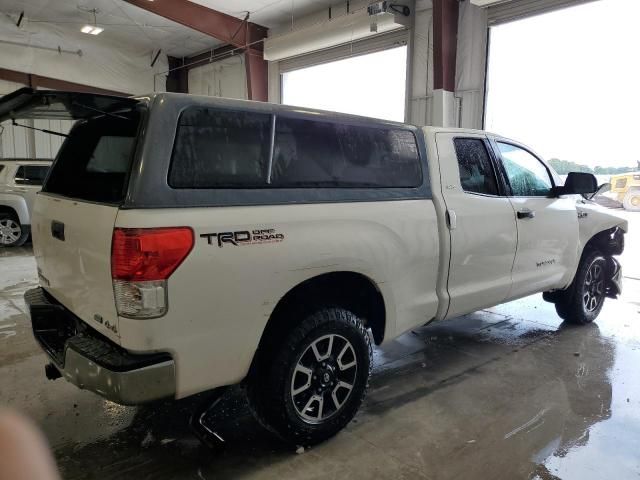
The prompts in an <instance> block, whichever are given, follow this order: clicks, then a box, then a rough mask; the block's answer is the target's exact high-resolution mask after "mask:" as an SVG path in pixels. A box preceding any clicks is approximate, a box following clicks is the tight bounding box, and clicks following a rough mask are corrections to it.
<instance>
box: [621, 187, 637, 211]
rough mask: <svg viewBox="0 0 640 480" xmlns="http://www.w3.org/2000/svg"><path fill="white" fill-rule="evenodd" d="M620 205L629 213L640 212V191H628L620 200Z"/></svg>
mask: <svg viewBox="0 0 640 480" xmlns="http://www.w3.org/2000/svg"><path fill="white" fill-rule="evenodd" d="M622 205H623V206H624V209H625V210H627V211H629V212H640V189H637V188H636V189H633V190H629V191H628V192H627V194H626V195H625V196H624V199H623V200H622Z"/></svg>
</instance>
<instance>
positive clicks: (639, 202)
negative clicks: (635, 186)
mask: <svg viewBox="0 0 640 480" xmlns="http://www.w3.org/2000/svg"><path fill="white" fill-rule="evenodd" d="M631 205H633V206H634V207H640V195H635V196H633V197H631Z"/></svg>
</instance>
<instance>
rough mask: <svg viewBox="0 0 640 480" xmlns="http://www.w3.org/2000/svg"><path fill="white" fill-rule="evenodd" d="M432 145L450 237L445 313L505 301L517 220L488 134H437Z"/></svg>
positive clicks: (451, 315)
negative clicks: (435, 148) (447, 308)
mask: <svg viewBox="0 0 640 480" xmlns="http://www.w3.org/2000/svg"><path fill="white" fill-rule="evenodd" d="M436 144H437V148H438V157H439V159H440V176H441V180H442V195H443V197H444V200H445V203H446V207H447V216H448V224H449V233H450V238H451V257H450V262H449V280H448V291H449V295H450V299H451V300H450V305H449V311H448V313H447V315H446V316H447V317H448V318H451V317H455V316H457V315H461V314H464V313H468V312H470V311H473V310H477V309H479V308H483V307H486V306H491V305H496V304H499V303H501V302H502V301H504V300H505V298H506V297H507V295H508V294H509V289H510V288H511V269H512V267H513V261H514V257H515V252H516V241H517V238H516V223H515V216H514V212H513V208H512V206H511V203H510V202H509V200H508V199H507V198H506V197H505V196H504V195H503V193H504V192H503V191H502V189H503V186H502V184H501V182H500V181H499V179H498V176H497V172H496V168H495V161H494V159H493V158H492V155H491V147H490V145H489V142H488V139H487V138H486V136H484V135H481V134H467V133H464V134H461V133H437V134H436Z"/></svg>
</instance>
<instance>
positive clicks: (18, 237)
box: [0, 213, 29, 247]
mask: <svg viewBox="0 0 640 480" xmlns="http://www.w3.org/2000/svg"><path fill="white" fill-rule="evenodd" d="M28 237H29V232H28V231H27V229H26V228H24V227H23V226H22V225H20V220H18V219H17V218H16V217H15V216H14V215H11V214H10V213H0V246H2V247H19V246H21V245H24V243H25V242H26V241H27V238H28Z"/></svg>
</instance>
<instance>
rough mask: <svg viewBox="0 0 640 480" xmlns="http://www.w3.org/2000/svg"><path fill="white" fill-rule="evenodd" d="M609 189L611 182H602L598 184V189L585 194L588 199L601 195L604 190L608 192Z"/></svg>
mask: <svg viewBox="0 0 640 480" xmlns="http://www.w3.org/2000/svg"><path fill="white" fill-rule="evenodd" d="M609 190H611V184H610V183H603V184H602V185H600V186H599V187H598V189H597V190H596V191H595V192H593V193H592V194H591V195H585V196H586V197H587V198H588V199H589V200H591V199H593V198H595V197H597V196H598V195H602V194H603V193H605V192H608V191H609Z"/></svg>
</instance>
